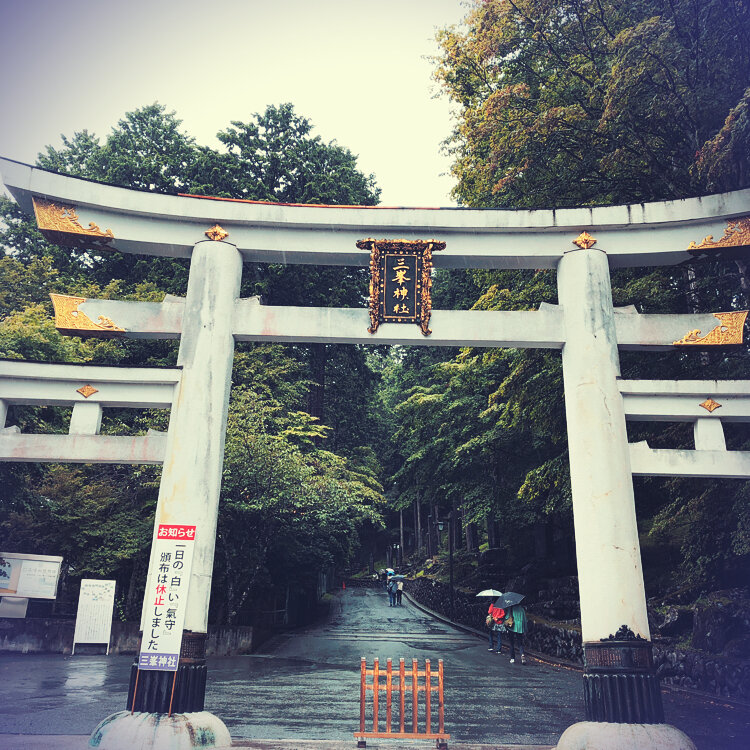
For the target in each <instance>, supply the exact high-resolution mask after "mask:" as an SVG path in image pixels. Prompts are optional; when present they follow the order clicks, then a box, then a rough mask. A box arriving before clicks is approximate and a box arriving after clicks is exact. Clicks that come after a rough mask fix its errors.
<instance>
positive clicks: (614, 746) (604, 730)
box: [557, 721, 696, 750]
mask: <svg viewBox="0 0 750 750" xmlns="http://www.w3.org/2000/svg"><path fill="white" fill-rule="evenodd" d="M557 750H696V747H695V745H694V744H693V742H692V740H691V739H690V738H689V737H688V736H687V735H686V734H685V733H684V732H681V731H680V730H679V729H676V728H675V727H673V726H670V725H669V724H610V723H606V722H596V721H582V722H580V723H578V724H573V726H570V727H568V728H567V729H566V730H565V732H564V733H563V735H562V737H560V741H559V742H558V743H557Z"/></svg>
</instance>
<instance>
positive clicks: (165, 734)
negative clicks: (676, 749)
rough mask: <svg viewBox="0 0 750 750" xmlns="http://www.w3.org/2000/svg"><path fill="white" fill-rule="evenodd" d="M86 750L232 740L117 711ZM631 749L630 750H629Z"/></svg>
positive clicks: (205, 727)
mask: <svg viewBox="0 0 750 750" xmlns="http://www.w3.org/2000/svg"><path fill="white" fill-rule="evenodd" d="M88 746H89V747H96V748H99V750H191V749H192V748H196V747H200V748H209V749H210V750H220V749H221V750H224V749H225V748H230V747H231V746H232V738H231V737H230V735H229V730H228V729H227V728H226V726H225V725H224V722H223V721H222V720H221V719H219V718H218V717H216V716H214V715H213V714H212V713H209V712H208V711H198V712H195V713H183V714H172V715H171V716H167V714H165V713H146V712H136V713H134V714H131V713H130V711H120V712H118V713H116V714H112V715H111V716H108V717H107V718H106V719H104V721H102V722H101V723H100V724H99V726H97V728H96V729H95V730H94V731H93V732H92V734H91V737H90V738H89V743H88ZM631 750H632V749H631Z"/></svg>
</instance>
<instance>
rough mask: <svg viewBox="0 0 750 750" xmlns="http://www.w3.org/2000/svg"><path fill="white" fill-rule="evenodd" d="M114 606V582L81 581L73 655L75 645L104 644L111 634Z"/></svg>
mask: <svg viewBox="0 0 750 750" xmlns="http://www.w3.org/2000/svg"><path fill="white" fill-rule="evenodd" d="M114 606H115V582H114V581H99V580H96V579H93V578H83V579H81V593H80V594H79V596H78V611H77V612H76V629H75V633H74V634H73V653H74V654H75V652H76V643H106V644H107V653H108V654H109V636H110V633H111V632H112V611H113V610H114Z"/></svg>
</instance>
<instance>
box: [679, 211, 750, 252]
mask: <svg viewBox="0 0 750 750" xmlns="http://www.w3.org/2000/svg"><path fill="white" fill-rule="evenodd" d="M734 247H736V248H740V247H744V248H750V216H743V217H742V218H741V219H735V220H734V221H729V222H727V228H726V229H725V230H724V234H723V235H722V236H721V237H719V239H718V240H714V237H713V235H712V234H709V235H708V237H704V238H703V240H702V241H701V242H700V244H696V243H695V242H691V243H690V244H689V245H688V248H687V250H688V252H689V253H690V254H691V255H705V254H706V252H705V251H706V250H722V249H724V248H734Z"/></svg>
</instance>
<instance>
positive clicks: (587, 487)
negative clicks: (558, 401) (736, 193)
mask: <svg viewBox="0 0 750 750" xmlns="http://www.w3.org/2000/svg"><path fill="white" fill-rule="evenodd" d="M557 280H558V281H557V283H558V299H559V302H560V304H561V305H562V307H563V314H564V317H565V329H566V333H565V344H564V345H563V350H562V362H563V379H564V383H565V414H566V419H567V425H568V455H569V460H570V482H571V490H572V499H573V520H574V526H575V540H576V555H577V560H578V580H579V590H580V601H581V626H582V640H583V649H584V695H585V699H586V719H587V721H585V722H580V723H578V724H574V725H573V726H572V727H569V728H568V729H567V730H566V731H565V732H564V733H563V735H562V737H561V738H560V741H559V743H558V745H557V747H558V750H584V749H587V748H589V749H591V750H593V749H594V748H607V750H621V749H622V750H625V748H632V747H638V748H641V749H642V750H657V749H658V750H693V749H694V745H693V743H692V742H691V741H690V740H689V739H688V738H687V736H686V735H684V734H683V733H682V732H681V731H679V730H678V729H675V728H674V727H672V726H669V725H667V724H664V723H663V722H664V711H663V708H662V702H661V692H660V688H659V681H658V679H657V678H656V675H655V673H654V670H653V662H652V656H651V642H650V634H649V628H648V617H647V613H646V593H645V588H644V583H643V571H642V568H641V554H640V545H639V541H638V526H637V522H636V515H635V498H634V494H633V481H632V474H631V468H630V448H629V445H628V438H627V430H626V426H625V407H624V403H623V399H622V396H621V395H620V391H619V388H618V384H617V378H618V377H619V375H620V364H619V355H618V351H617V335H616V331H615V317H614V308H613V305H612V291H611V284H610V277H609V263H608V260H607V255H606V253H605V252H603V251H602V250H598V249H595V248H580V249H575V250H570V251H569V252H566V253H565V255H563V257H562V258H561V260H560V263H559V265H558V269H557Z"/></svg>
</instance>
